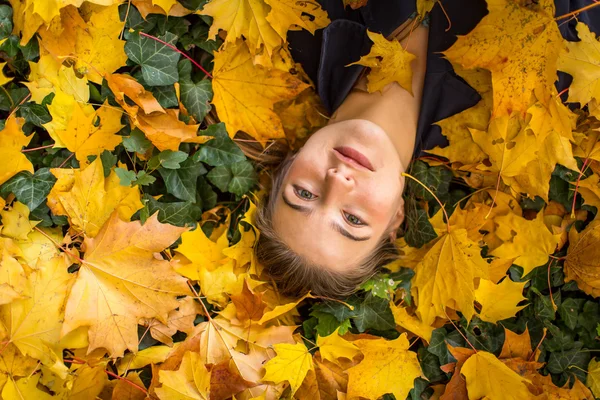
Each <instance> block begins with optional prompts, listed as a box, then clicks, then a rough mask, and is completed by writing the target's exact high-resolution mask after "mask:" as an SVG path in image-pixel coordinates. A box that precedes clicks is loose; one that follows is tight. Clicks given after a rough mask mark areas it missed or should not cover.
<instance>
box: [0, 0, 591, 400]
mask: <svg viewBox="0 0 600 400" xmlns="http://www.w3.org/2000/svg"><path fill="white" fill-rule="evenodd" d="M342 1H343V3H344V4H345V5H347V6H348V7H352V8H354V9H356V8H360V7H362V6H364V5H365V4H366V3H367V1H366V0H340V2H342ZM487 5H488V11H489V13H488V14H487V15H486V16H485V17H484V18H483V20H482V21H481V22H480V23H479V24H478V25H477V26H476V27H475V28H474V29H473V30H472V31H471V32H470V33H469V34H467V35H465V36H461V37H459V38H458V40H457V41H456V42H455V43H454V44H453V45H452V46H451V47H450V48H449V49H448V50H447V51H445V52H444V57H445V58H446V59H447V60H448V61H449V62H451V63H452V65H453V67H454V70H455V72H456V73H457V74H458V75H460V76H461V77H462V78H463V79H464V80H465V81H466V82H467V83H468V84H469V85H471V86H472V87H473V88H475V89H476V90H477V91H478V92H479V93H480V95H481V101H480V102H479V103H478V104H477V105H475V106H474V107H472V108H469V109H467V110H464V111H462V112H461V113H459V114H456V115H453V116H451V117H449V118H447V119H445V120H442V121H437V122H436V123H437V124H438V125H439V126H440V127H441V129H442V133H443V134H444V135H445V136H446V137H447V138H448V141H449V143H450V145H449V146H447V147H444V148H435V149H431V150H430V151H429V153H430V154H429V155H428V156H427V157H422V158H421V159H418V160H415V161H414V162H413V163H412V164H411V167H410V169H409V171H408V173H409V175H410V177H409V178H412V179H409V183H408V186H407V189H406V194H405V200H406V215H407V217H406V223H405V224H404V225H403V227H402V232H401V233H402V235H400V236H401V238H400V239H398V240H397V242H396V244H397V247H398V249H399V252H400V254H401V257H400V259H399V260H398V261H395V262H393V263H392V264H390V265H388V266H387V267H386V268H385V269H384V270H383V271H381V272H380V273H379V274H378V275H376V276H375V277H373V278H372V279H370V280H369V281H368V282H366V283H365V284H363V285H362V286H361V288H360V290H359V291H357V293H355V294H353V295H352V296H350V297H349V298H347V299H344V300H334V299H329V298H323V297H317V296H314V295H312V294H310V293H307V294H306V295H305V296H303V297H301V298H297V299H289V298H285V297H282V296H281V295H280V294H279V293H278V291H277V288H276V287H275V286H274V285H273V284H272V282H270V281H269V280H268V278H267V277H266V276H265V275H264V274H263V273H262V267H261V265H259V264H258V263H257V262H256V260H255V257H254V253H253V247H254V244H255V242H256V240H257V238H258V236H259V235H260V232H258V231H257V230H256V228H255V227H254V226H253V224H252V221H253V214H254V212H255V211H256V202H257V201H259V199H260V196H262V194H263V193H262V192H261V191H259V190H258V187H259V185H258V182H259V181H261V182H266V181H267V175H268V173H269V170H268V169H266V168H265V167H264V166H260V165H257V164H255V163H253V162H251V161H250V160H248V159H247V158H246V156H245V154H244V152H242V151H241V149H240V147H239V146H238V143H243V142H244V141H250V142H254V143H259V144H260V145H262V146H267V145H269V144H270V143H271V142H272V141H273V140H276V139H287V141H288V142H290V143H292V144H294V145H298V144H300V143H302V140H303V139H305V138H306V136H307V135H308V134H310V133H311V132H313V131H315V130H316V129H318V128H319V127H321V126H323V125H324V124H325V123H326V122H327V118H326V115H325V112H324V110H323V108H322V106H321V105H320V102H319V98H318V96H317V95H316V93H315V91H314V86H313V85H312V83H311V81H310V79H309V78H308V76H307V75H306V74H305V73H304V71H303V69H302V66H301V65H300V64H297V63H295V62H294V60H293V59H292V57H291V55H290V53H289V50H288V48H287V46H286V44H287V32H288V31H289V30H297V29H305V30H307V31H309V32H311V33H314V32H315V31H316V30H318V29H322V28H325V27H326V26H327V25H328V24H329V23H330V19H329V16H328V15H327V12H326V11H325V10H323V9H321V7H319V6H318V4H316V3H313V2H304V1H302V2H298V1H291V0H235V1H231V0H211V1H205V0H179V1H176V0H129V1H125V0H123V1H122V0H87V1H83V0H61V1H58V0H47V1H38V0H10V1H8V2H3V4H0V39H1V42H0V57H2V59H3V62H2V63H0V67H1V71H2V72H1V74H0V85H1V89H2V90H1V91H0V116H1V118H2V120H1V124H0V128H1V131H0V196H1V197H0V206H1V207H0V217H1V231H0V249H1V250H2V251H1V255H0V398H2V399H7V400H9V399H10V400H12V399H51V398H63V399H94V398H100V399H119V400H120V399H132V400H133V399H146V398H148V399H161V400H170V399H173V400H176V399H177V400H178V399H229V398H235V399H247V400H249V399H277V398H298V399H323V400H325V399H327V400H329V399H336V400H337V399H360V398H364V399H378V398H384V399H392V398H396V399H398V400H404V399H405V398H410V399H412V400H417V399H430V398H431V399H463V398H468V399H481V398H489V399H507V398H514V399H530V398H531V399H533V398H536V399H593V398H594V396H600V364H599V362H598V361H596V359H595V358H594V357H595V356H596V355H597V353H596V352H597V351H600V341H599V340H598V337H599V336H600V306H599V304H598V301H597V297H598V296H599V295H600V264H599V261H598V260H600V250H599V249H600V222H599V220H598V217H597V213H598V209H599V208H600V142H599V141H598V140H599V136H600V133H599V132H600V103H599V102H600V83H598V82H600V81H599V80H598V76H600V50H599V49H600V40H599V38H597V37H596V36H595V34H594V33H593V32H590V29H589V27H588V26H587V25H585V24H584V23H582V22H578V23H577V24H576V29H577V33H578V36H579V39H580V41H578V42H568V41H565V40H564V39H563V38H562V36H561V34H560V31H559V28H558V24H559V23H561V21H564V20H565V19H567V18H571V17H573V16H574V15H577V14H578V13H579V12H581V13H583V12H586V11H587V10H588V9H590V8H592V7H595V6H596V5H600V3H594V4H592V5H590V6H588V7H586V8H585V9H582V10H579V11H577V12H575V13H572V14H569V15H564V16H558V15H555V9H554V3H553V1H552V0H540V1H535V2H533V1H532V2H524V1H516V0H487ZM432 7H443V4H440V3H436V2H435V1H433V0H424V1H418V2H417V10H418V12H419V14H420V15H421V16H423V15H425V14H426V13H427V12H429V11H430V10H431V9H432ZM448 22H449V23H451V21H448ZM368 35H369V38H370V39H371V40H372V41H373V43H374V44H373V47H372V49H371V52H370V53H369V54H367V55H366V56H364V57H362V58H361V59H360V60H356V63H357V64H361V65H364V66H367V67H369V68H370V71H369V75H368V78H367V79H368V85H367V88H368V90H369V91H371V92H373V91H377V90H381V89H382V88H383V87H384V86H385V85H387V84H388V83H390V82H391V81H395V82H398V83H399V84H400V85H401V86H403V87H404V88H405V89H406V90H408V91H410V90H411V87H410V84H411V81H412V80H411V77H412V72H411V70H410V67H409V65H410V62H411V60H412V59H413V58H414V56H413V55H412V54H410V53H408V52H406V51H405V50H404V49H403V48H402V46H401V45H400V44H399V43H397V42H390V41H388V40H386V39H385V38H383V37H382V36H381V35H380V34H378V33H375V32H368ZM558 71H562V73H567V74H569V75H571V76H572V77H573V81H572V83H571V85H570V86H569V88H568V93H567V94H565V93H558V92H557V90H556V87H555V82H556V80H557V77H558V75H557V74H558Z"/></svg>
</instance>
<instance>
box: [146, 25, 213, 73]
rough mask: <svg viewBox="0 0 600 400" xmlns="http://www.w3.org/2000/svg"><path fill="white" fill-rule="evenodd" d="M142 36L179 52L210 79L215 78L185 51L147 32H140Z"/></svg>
mask: <svg viewBox="0 0 600 400" xmlns="http://www.w3.org/2000/svg"><path fill="white" fill-rule="evenodd" d="M140 36H145V37H147V38H150V39H152V40H155V41H157V42H158V43H161V44H163V45H165V46H167V47H169V48H171V49H173V50H174V51H176V52H178V53H179V54H181V55H182V56H184V57H185V58H187V59H188V60H190V61H191V62H192V64H194V65H195V66H196V67H198V68H200V70H201V71H202V72H204V74H205V75H206V76H208V77H209V78H210V79H212V78H213V76H212V75H211V74H210V73H209V72H208V71H207V70H205V69H204V68H203V67H202V65H200V64H199V63H197V62H196V60H194V59H193V58H192V57H190V56H188V55H187V54H186V53H184V52H183V51H181V50H179V49H178V48H177V47H175V46H173V45H172V44H171V43H167V42H165V41H164V40H160V39H159V38H157V37H156V36H152V35H148V34H147V33H145V32H140Z"/></svg>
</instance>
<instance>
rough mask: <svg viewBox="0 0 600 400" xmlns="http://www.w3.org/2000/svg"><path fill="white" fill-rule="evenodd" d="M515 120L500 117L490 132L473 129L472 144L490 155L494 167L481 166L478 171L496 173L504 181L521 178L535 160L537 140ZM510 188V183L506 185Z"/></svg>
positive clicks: (495, 120) (513, 118)
mask: <svg viewBox="0 0 600 400" xmlns="http://www.w3.org/2000/svg"><path fill="white" fill-rule="evenodd" d="M523 125H524V124H522V123H521V121H520V120H519V119H518V118H516V117H512V118H509V117H506V116H504V117H499V118H494V119H492V121H491V122H490V125H489V128H488V131H487V132H485V131H479V130H477V129H473V128H470V129H469V130H470V131H471V135H472V136H473V141H475V143H477V144H478V145H479V147H480V148H481V149H482V150H483V151H484V152H485V153H486V154H487V155H488V158H489V161H490V163H491V165H490V166H489V167H488V166H487V165H485V164H480V165H479V166H478V169H481V170H484V171H494V172H497V173H499V174H500V176H501V177H502V179H503V180H505V183H506V178H509V177H513V176H516V175H521V174H523V173H524V172H525V169H526V166H527V164H528V163H529V162H530V161H532V160H533V159H534V158H535V157H536V153H535V150H536V147H535V146H536V144H537V141H536V137H535V135H534V134H533V133H532V132H531V131H527V130H525V129H524V126H523ZM507 184H508V183H507Z"/></svg>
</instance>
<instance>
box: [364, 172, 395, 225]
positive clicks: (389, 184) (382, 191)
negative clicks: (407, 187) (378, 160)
mask: <svg viewBox="0 0 600 400" xmlns="http://www.w3.org/2000/svg"><path fill="white" fill-rule="evenodd" d="M400 189H401V187H400V182H399V181H398V180H392V179H390V177H389V176H383V177H380V178H379V179H372V180H369V181H368V182H365V185H364V187H363V188H361V191H360V192H361V197H362V200H363V201H365V203H366V204H367V205H368V208H369V212H370V214H371V215H373V216H374V217H377V218H383V219H387V218H389V216H390V214H391V213H392V212H395V209H396V207H397V205H398V198H399V196H400ZM392 208H393V209H394V210H392Z"/></svg>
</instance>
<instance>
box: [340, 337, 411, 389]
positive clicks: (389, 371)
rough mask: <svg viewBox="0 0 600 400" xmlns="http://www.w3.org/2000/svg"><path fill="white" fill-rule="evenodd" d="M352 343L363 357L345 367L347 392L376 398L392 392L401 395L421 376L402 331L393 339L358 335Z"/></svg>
mask: <svg viewBox="0 0 600 400" xmlns="http://www.w3.org/2000/svg"><path fill="white" fill-rule="evenodd" d="M354 344H355V345H356V346H357V347H358V348H359V349H360V351H361V353H362V354H363V355H364V359H363V360H362V361H361V362H360V363H358V364H357V365H355V366H354V367H352V368H350V369H349V370H348V396H349V397H350V398H353V397H356V396H361V397H365V398H367V399H377V398H379V397H380V396H382V395H383V394H385V393H393V394H394V396H396V398H400V399H403V398H405V397H406V396H407V395H408V392H409V391H410V389H411V388H412V386H413V381H414V380H415V378H417V377H419V376H421V374H422V372H421V367H420V365H419V362H418V361H417V355H416V354H415V353H414V352H412V351H409V350H408V347H409V346H408V340H407V339H406V335H405V334H404V335H400V337H398V338H397V339H395V340H390V341H388V340H385V339H382V338H378V339H360V340H356V341H355V342H354Z"/></svg>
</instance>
